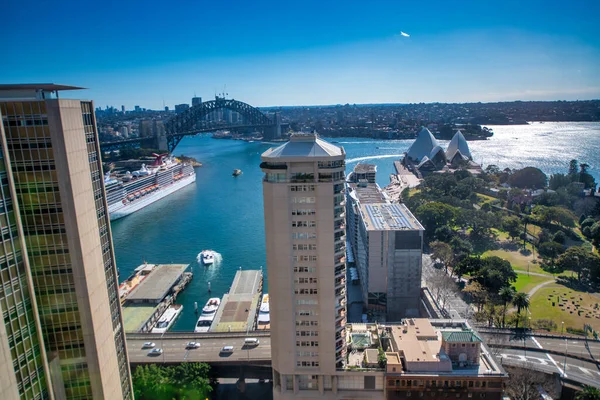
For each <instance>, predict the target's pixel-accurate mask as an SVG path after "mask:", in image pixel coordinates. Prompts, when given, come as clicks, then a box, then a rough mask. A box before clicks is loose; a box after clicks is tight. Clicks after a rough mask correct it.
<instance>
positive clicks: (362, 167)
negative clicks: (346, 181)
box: [354, 164, 377, 174]
mask: <svg viewBox="0 0 600 400" xmlns="http://www.w3.org/2000/svg"><path fill="white" fill-rule="evenodd" d="M354 172H356V173H358V174H366V173H369V172H371V173H376V172H377V165H375V164H356V166H355V167H354Z"/></svg>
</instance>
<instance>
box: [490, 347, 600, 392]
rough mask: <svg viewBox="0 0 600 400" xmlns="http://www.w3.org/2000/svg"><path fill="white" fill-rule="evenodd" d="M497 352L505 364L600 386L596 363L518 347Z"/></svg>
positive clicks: (599, 371) (599, 372)
mask: <svg viewBox="0 0 600 400" xmlns="http://www.w3.org/2000/svg"><path fill="white" fill-rule="evenodd" d="M498 351H499V353H497V354H496V356H497V357H500V362H501V363H502V364H503V365H504V366H520V367H524V368H528V369H535V370H539V371H543V372H546V373H549V374H554V373H558V374H559V375H560V376H561V377H562V378H563V379H564V380H571V381H575V382H578V383H582V384H585V385H590V386H595V387H597V388H600V370H599V369H598V367H597V366H596V364H595V363H592V362H588V361H582V360H578V359H575V358H571V357H566V358H565V357H563V356H557V355H550V354H548V353H540V352H532V351H526V350H517V349H498Z"/></svg>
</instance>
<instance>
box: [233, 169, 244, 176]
mask: <svg viewBox="0 0 600 400" xmlns="http://www.w3.org/2000/svg"><path fill="white" fill-rule="evenodd" d="M241 174H242V170H241V169H234V170H233V174H232V175H233V176H240V175H241Z"/></svg>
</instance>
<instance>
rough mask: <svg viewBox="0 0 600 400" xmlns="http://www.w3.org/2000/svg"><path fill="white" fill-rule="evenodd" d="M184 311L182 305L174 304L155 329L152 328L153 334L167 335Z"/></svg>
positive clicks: (159, 320)
mask: <svg viewBox="0 0 600 400" xmlns="http://www.w3.org/2000/svg"><path fill="white" fill-rule="evenodd" d="M182 310H183V306H182V305H181V304H173V305H172V306H170V307H169V308H167V311H165V312H164V313H163V315H162V316H161V317H160V318H159V319H158V322H157V323H156V325H155V326H154V328H152V333H165V332H166V331H168V330H169V328H170V327H171V326H172V325H173V322H175V320H176V319H177V317H178V316H179V314H181V311H182Z"/></svg>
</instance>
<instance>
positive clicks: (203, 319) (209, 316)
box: [194, 297, 221, 332]
mask: <svg viewBox="0 0 600 400" xmlns="http://www.w3.org/2000/svg"><path fill="white" fill-rule="evenodd" d="M220 305H221V299H219V298H218V297H211V298H210V299H208V301H207V302H206V304H205V305H204V308H202V314H200V318H198V322H196V327H195V328H194V332H208V330H209V329H210V326H211V324H212V322H213V320H214V319H215V316H216V314H217V310H218V309H219V306H220Z"/></svg>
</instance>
